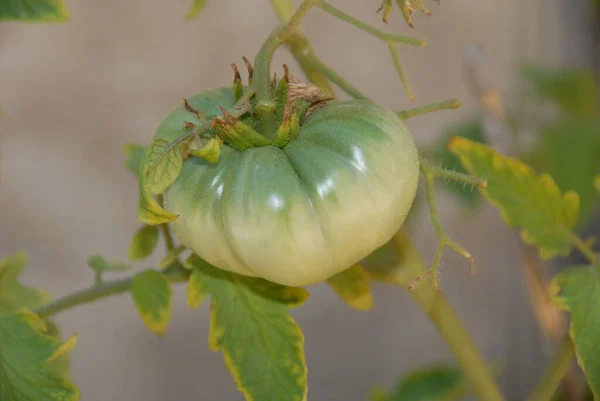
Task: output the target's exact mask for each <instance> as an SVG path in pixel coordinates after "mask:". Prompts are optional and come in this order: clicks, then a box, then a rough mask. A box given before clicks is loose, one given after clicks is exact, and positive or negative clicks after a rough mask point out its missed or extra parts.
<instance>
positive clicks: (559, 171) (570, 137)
mask: <svg viewBox="0 0 600 401" xmlns="http://www.w3.org/2000/svg"><path fill="white" fill-rule="evenodd" d="M526 160H527V161H528V162H530V163H531V166H532V167H533V168H535V169H536V170H538V171H544V172H546V173H548V174H550V175H551V176H552V178H554V180H555V181H556V184H557V185H558V186H559V187H560V188H561V189H562V190H564V191H566V190H573V191H575V192H577V193H578V194H579V198H580V203H581V206H580V209H581V212H580V218H579V221H580V222H582V221H583V222H585V221H587V220H588V219H589V218H590V217H591V214H592V213H593V211H594V208H595V206H596V204H597V201H598V195H599V194H598V193H597V192H596V191H595V190H594V185H593V180H594V177H595V176H596V175H597V174H599V173H600V122H599V121H598V120H597V119H586V118H569V119H564V120H561V121H559V122H554V123H552V124H551V125H550V126H548V127H546V128H544V129H543V130H542V132H541V138H540V141H539V143H538V144H537V145H536V148H535V151H534V152H533V153H531V154H530V155H528V158H527V159H526Z"/></svg>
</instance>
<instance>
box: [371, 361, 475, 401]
mask: <svg viewBox="0 0 600 401" xmlns="http://www.w3.org/2000/svg"><path fill="white" fill-rule="evenodd" d="M467 392H468V386H467V383H466V380H465V378H464V375H463V373H462V371H461V370H460V369H457V368H454V367H450V366H437V367H433V368H426V369H419V370H415V371H413V372H410V373H409V374H408V375H406V376H405V377H403V378H402V379H401V380H400V382H399V383H398V385H397V386H396V388H395V389H394V390H393V391H391V392H389V393H387V394H385V393H383V392H381V391H379V392H377V393H376V394H375V395H374V396H376V397H377V400H381V401H442V400H448V399H453V398H458V397H460V398H463V397H464V396H466V395H467ZM461 396H462V397H461Z"/></svg>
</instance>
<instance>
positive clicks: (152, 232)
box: [129, 225, 158, 260]
mask: <svg viewBox="0 0 600 401" xmlns="http://www.w3.org/2000/svg"><path fill="white" fill-rule="evenodd" d="M156 244H158V227H156V226H150V225H144V226H142V227H140V228H139V229H138V230H137V231H136V232H135V234H134V235H133V239H132V240H131V244H130V245H129V259H131V260H140V259H145V258H147V257H148V256H150V255H151V254H152V252H154V250H155V249H156Z"/></svg>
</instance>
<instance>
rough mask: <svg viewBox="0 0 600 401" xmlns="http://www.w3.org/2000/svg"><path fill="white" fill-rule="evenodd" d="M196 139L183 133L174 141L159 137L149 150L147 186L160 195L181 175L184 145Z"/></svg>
mask: <svg viewBox="0 0 600 401" xmlns="http://www.w3.org/2000/svg"><path fill="white" fill-rule="evenodd" d="M193 139H194V137H193V136H191V135H183V136H181V137H179V138H178V139H176V140H175V141H173V142H170V143H169V142H167V141H165V140H164V139H157V140H156V141H154V142H153V143H152V145H150V149H149V150H148V172H147V173H146V175H147V179H148V181H147V184H148V186H147V188H148V189H149V190H150V192H152V193H153V194H155V195H160V194H162V193H163V192H165V190H166V189H167V188H168V187H169V186H170V185H171V184H172V183H173V182H175V180H176V179H177V177H179V174H181V168H182V167H183V147H184V146H186V145H187V144H188V143H189V142H191V141H192V140H193Z"/></svg>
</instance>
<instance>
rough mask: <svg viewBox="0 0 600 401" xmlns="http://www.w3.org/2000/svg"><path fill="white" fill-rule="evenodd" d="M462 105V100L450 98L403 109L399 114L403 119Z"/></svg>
mask: <svg viewBox="0 0 600 401" xmlns="http://www.w3.org/2000/svg"><path fill="white" fill-rule="evenodd" d="M459 107H460V102H459V100H458V99H449V100H445V101H443V102H439V103H434V104H429V105H427V106H423V107H415V108H413V109H408V110H402V111H399V112H398V116H400V118H401V119H403V120H408V119H409V118H411V117H416V116H420V115H422V114H426V113H431V112H434V111H439V110H449V109H458V108H459Z"/></svg>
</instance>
